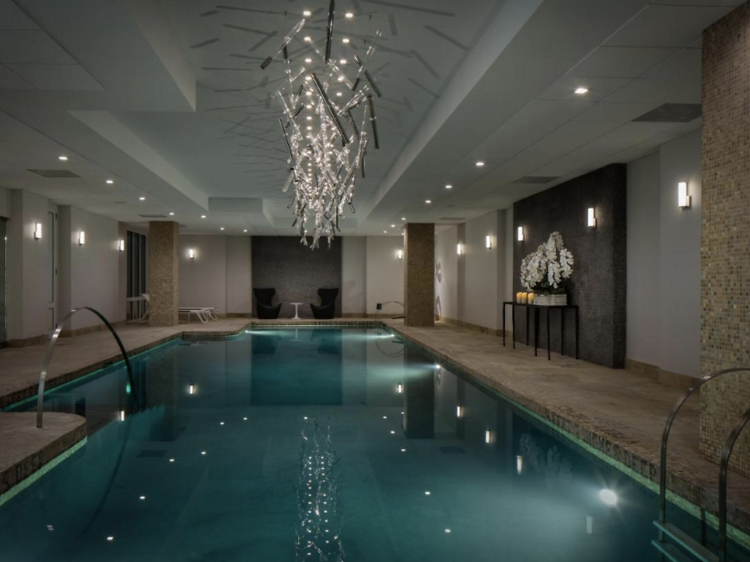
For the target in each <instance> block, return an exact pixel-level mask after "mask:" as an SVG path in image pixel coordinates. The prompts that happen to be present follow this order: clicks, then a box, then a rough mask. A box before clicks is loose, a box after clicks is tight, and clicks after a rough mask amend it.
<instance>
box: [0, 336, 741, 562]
mask: <svg viewBox="0 0 750 562" xmlns="http://www.w3.org/2000/svg"><path fill="white" fill-rule="evenodd" d="M132 362H133V371H134V378H133V380H132V381H131V380H129V378H128V376H127V373H126V371H125V370H124V368H122V367H118V366H115V367H113V368H110V369H108V370H106V371H102V372H98V373H95V374H93V375H90V376H88V377H85V378H83V379H80V380H79V381H76V382H73V383H69V384H67V385H65V386H62V387H59V388H57V389H54V390H51V391H49V392H48V393H47V395H46V401H45V409H46V411H61V412H73V413H78V414H80V415H84V416H85V417H86V419H87V423H88V441H87V442H86V443H85V444H84V445H83V446H81V447H80V448H79V449H78V450H77V451H76V452H75V453H74V454H73V455H72V456H70V458H68V459H66V460H65V461H64V462H62V463H60V464H59V465H58V466H56V467H55V468H54V469H52V470H50V471H49V472H48V473H46V474H45V475H44V476H42V477H40V478H38V479H37V480H36V481H35V482H34V483H33V484H32V485H30V486H29V487H28V488H26V489H25V490H23V491H21V492H20V493H18V494H17V495H15V496H14V497H12V498H11V499H9V500H8V501H7V502H6V503H5V504H4V505H3V506H2V507H0V545H2V550H1V551H0V559H1V560H3V561H6V560H7V561H9V562H31V561H44V562H69V561H76V562H89V561H91V562H94V561H96V562H101V561H104V560H106V561H123V562H125V561H127V562H132V561H139V562H165V561H175V562H176V561H180V562H185V561H199V560H200V561H203V560H206V561H208V560H210V561H212V562H222V561H226V562H234V561H237V562H239V561H242V562H248V561H263V562H272V561H280V562H281V561H284V562H289V561H291V560H298V561H300V560H315V561H320V560H325V561H344V560H346V561H351V562H355V561H356V562H370V561H382V562H394V561H425V562H426V561H430V562H433V561H445V562H448V561H450V562H456V561H461V560H471V561H497V560H507V561H511V562H524V561H531V562H535V561H540V562H542V561H554V562H567V561H571V562H573V561H575V562H606V561H622V562H626V561H627V562H633V561H646V560H654V561H656V560H657V559H658V557H657V554H656V551H655V549H654V547H653V546H652V545H651V540H652V539H654V538H655V537H656V529H655V528H654V526H653V523H652V522H653V520H654V519H655V518H656V516H657V494H656V493H654V492H653V491H651V490H649V489H647V488H646V487H644V486H642V485H641V484H639V483H637V482H636V481H634V480H632V479H631V478H630V477H629V476H627V475H625V474H624V473H622V472H620V471H618V470H617V469H615V468H614V467H612V466H611V465H610V464H608V463H606V462H604V461H603V460H602V459H600V458H598V457H596V456H594V455H592V454H590V453H589V452H587V451H585V450H584V449H582V448H580V447H579V446H578V445H576V444H574V443H573V442H572V441H569V440H568V439H566V438H565V437H564V436H562V435H560V434H559V433H558V432H556V431H555V430H554V429H553V428H551V427H549V426H548V425H546V424H544V423H541V422H539V421H538V420H536V419H535V418H533V417H532V416H531V415H529V414H528V413H526V412H524V411H522V410H521V409H519V408H517V407H516V406H515V405H513V404H511V403H510V402H508V401H506V400H505V399H503V398H502V397H499V396H497V395H495V394H493V393H491V392H489V391H488V390H486V389H483V388H480V387H479V386H477V385H475V384H473V383H472V382H469V380H468V379H466V378H464V377H462V376H459V375H457V374H454V373H452V372H450V371H448V370H447V369H445V368H443V367H441V366H439V365H436V364H435V363H434V361H433V360H431V359H430V357H429V355H428V354H427V353H426V352H425V351H423V350H421V349H420V348H419V347H417V346H414V345H411V344H407V343H404V342H402V341H401V340H400V339H399V338H398V337H395V336H393V335H392V334H389V333H387V332H385V331H383V330H378V329H364V328H363V329H338V328H315V329H313V328H306V329H253V330H249V331H247V332H246V333H244V334H242V335H240V336H237V337H233V338H229V339H227V340H222V341H210V342H200V343H196V342H187V341H177V342H173V343H171V344H167V345H164V346H162V347H160V348H157V349H155V350H152V351H150V352H148V353H145V354H142V355H140V356H137V357H135V358H133V360H132ZM33 407H34V404H33V403H32V401H27V402H26V403H22V404H19V405H16V406H15V408H14V409H15V410H30V409H33ZM669 516H670V518H671V520H672V521H674V522H677V523H678V524H679V525H680V526H681V527H682V528H683V529H686V530H689V531H690V532H691V533H692V534H693V536H695V537H696V538H699V537H700V534H701V524H700V521H699V520H698V519H695V518H693V517H692V516H690V515H689V514H688V513H687V512H684V511H682V510H680V509H678V508H676V507H675V506H672V505H670V511H669ZM706 532H707V533H708V540H709V544H713V543H715V535H714V533H713V531H712V530H711V529H709V530H708V531H706ZM733 559H734V560H750V558H747V557H746V555H745V553H744V551H740V549H739V548H738V547H736V546H735V547H734V550H733Z"/></svg>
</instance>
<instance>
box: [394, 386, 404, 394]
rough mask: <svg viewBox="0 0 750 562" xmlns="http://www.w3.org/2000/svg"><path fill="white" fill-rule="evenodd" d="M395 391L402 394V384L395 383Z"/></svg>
mask: <svg viewBox="0 0 750 562" xmlns="http://www.w3.org/2000/svg"><path fill="white" fill-rule="evenodd" d="M396 392H398V393H399V394H403V392H404V385H403V384H397V385H396Z"/></svg>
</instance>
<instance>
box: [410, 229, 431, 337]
mask: <svg viewBox="0 0 750 562" xmlns="http://www.w3.org/2000/svg"><path fill="white" fill-rule="evenodd" d="M404 308H405V309H406V310H405V316H406V318H405V320H404V324H406V325H407V326H429V327H431V326H434V325H435V225H434V224H432V223H429V224H416V223H414V224H407V225H406V231H405V235H404Z"/></svg>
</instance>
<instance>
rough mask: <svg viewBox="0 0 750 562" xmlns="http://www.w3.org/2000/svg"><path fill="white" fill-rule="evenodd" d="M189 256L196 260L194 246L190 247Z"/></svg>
mask: <svg viewBox="0 0 750 562" xmlns="http://www.w3.org/2000/svg"><path fill="white" fill-rule="evenodd" d="M188 257H189V258H190V259H191V260H194V259H195V250H194V249H193V248H190V249H189V250H188Z"/></svg>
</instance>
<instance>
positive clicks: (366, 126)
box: [261, 0, 381, 248]
mask: <svg viewBox="0 0 750 562" xmlns="http://www.w3.org/2000/svg"><path fill="white" fill-rule="evenodd" d="M334 13H335V0H331V2H330V5H329V9H328V18H327V25H326V42H325V48H324V50H323V51H321V50H320V49H319V48H318V46H317V45H316V43H315V41H314V40H313V39H312V37H309V36H304V37H302V36H300V32H301V31H302V29H303V28H304V27H305V24H306V23H307V21H308V20H307V19H302V20H301V21H300V22H299V23H298V24H297V25H295V26H294V27H293V28H292V30H291V31H290V32H289V33H288V34H287V35H286V36H285V37H284V41H283V43H282V45H281V48H279V50H278V51H276V53H275V54H274V55H272V56H269V57H267V58H266V59H265V60H264V61H263V64H261V68H262V69H264V70H265V69H266V68H267V67H268V66H269V65H270V64H271V63H272V62H273V61H274V60H275V59H277V58H280V57H283V64H284V72H285V74H286V78H285V80H284V82H285V84H284V86H283V87H282V88H280V89H279V90H277V91H276V99H277V100H278V102H279V104H280V105H281V110H282V116H281V118H280V119H279V125H280V128H281V134H282V136H283V138H284V142H285V143H286V147H287V149H288V151H289V159H288V163H289V169H290V173H289V177H288V178H287V180H286V183H285V184H284V188H283V191H284V192H285V193H286V192H288V191H289V188H290V187H293V193H292V194H291V197H290V199H289V204H288V205H287V208H289V209H292V208H293V210H294V215H295V220H294V223H293V224H292V226H293V227H294V228H296V230H297V233H298V234H299V235H300V236H301V237H302V240H301V242H302V243H303V244H305V245H309V246H310V247H312V248H317V247H318V246H319V242H320V238H321V237H325V238H327V239H328V244H329V245H330V244H331V241H332V240H333V238H334V236H335V235H336V232H337V231H340V228H339V221H340V220H342V219H343V218H344V213H345V211H346V209H347V208H348V209H349V210H350V211H351V212H352V213H355V212H356V210H355V208H354V187H355V184H356V179H357V175H358V174H361V176H362V178H364V177H365V156H366V155H367V148H368V146H369V145H370V142H371V141H372V145H373V146H374V147H375V148H376V149H377V148H380V143H379V140H378V129H377V121H376V117H375V105H374V103H373V94H374V95H376V96H378V97H380V96H381V93H380V90H379V89H378V86H377V84H376V83H375V81H374V80H373V77H372V75H371V74H370V73H369V72H368V71H367V64H368V63H369V62H370V61H371V60H372V56H373V53H374V52H375V44H376V42H377V40H378V38H379V37H380V32H376V33H375V35H374V37H373V39H372V41H371V43H370V44H369V46H368V48H367V51H366V52H365V55H364V57H363V58H360V57H359V56H355V57H354V61H355V62H356V65H357V73H356V76H354V79H353V80H350V79H349V77H348V76H347V75H346V73H344V71H343V70H342V68H341V66H339V65H337V64H336V62H335V61H334V60H333V59H332V58H331V45H332V40H333V23H334ZM295 38H297V39H298V40H300V41H301V42H302V43H303V44H304V45H305V46H306V47H307V48H306V49H304V52H306V53H309V58H306V59H305V63H306V64H308V65H310V64H312V61H313V59H312V57H316V58H317V59H318V61H319V62H320V63H322V68H318V67H317V66H316V69H317V70H312V69H311V68H308V67H306V66H304V65H299V66H298V65H295V64H294V63H293V61H292V60H291V58H290V56H289V50H288V48H289V45H290V43H291V42H292V40H293V39H295ZM344 62H345V61H343V60H340V61H339V63H340V64H341V65H343V64H344ZM358 123H359V125H358ZM308 236H311V237H312V242H308Z"/></svg>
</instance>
